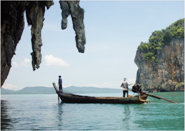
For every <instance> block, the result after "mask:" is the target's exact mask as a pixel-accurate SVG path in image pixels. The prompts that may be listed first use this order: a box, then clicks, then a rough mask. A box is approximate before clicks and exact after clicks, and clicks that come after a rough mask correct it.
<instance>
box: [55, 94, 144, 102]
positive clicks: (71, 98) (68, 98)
mask: <svg viewBox="0 0 185 131" xmlns="http://www.w3.org/2000/svg"><path fill="white" fill-rule="evenodd" d="M58 95H59V97H60V98H61V100H62V102H63V103H107V104H142V103H144V102H145V101H146V99H147V95H143V96H134V97H91V96H80V95H74V94H71V93H58Z"/></svg>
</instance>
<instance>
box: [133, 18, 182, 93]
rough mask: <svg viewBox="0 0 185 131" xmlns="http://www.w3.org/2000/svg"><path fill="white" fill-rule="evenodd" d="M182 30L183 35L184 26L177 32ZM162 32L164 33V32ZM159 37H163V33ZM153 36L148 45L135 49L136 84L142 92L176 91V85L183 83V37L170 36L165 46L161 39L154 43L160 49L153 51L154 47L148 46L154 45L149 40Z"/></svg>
mask: <svg viewBox="0 0 185 131" xmlns="http://www.w3.org/2000/svg"><path fill="white" fill-rule="evenodd" d="M183 22H184V21H183ZM181 24H182V23H181ZM171 27H176V25H175V24H172V25H171ZM171 27H170V28H171ZM182 28H183V33H184V25H182V26H179V27H178V29H177V30H180V29H182ZM168 29H169V28H168ZM168 29H167V30H168ZM168 31H169V30H168ZM162 32H163V33H164V32H165V30H163V31H162ZM158 33H159V32H158ZM174 34H175V33H174ZM160 35H163V36H165V33H164V34H162V33H161V34H160ZM153 36H155V37H157V35H155V33H153V34H152V36H151V37H150V40H149V43H145V44H144V43H141V45H140V46H139V47H138V49H137V53H136V57H135V63H136V64H137V66H138V68H139V69H138V71H137V78H136V83H137V84H141V86H142V88H143V89H144V90H156V91H160V90H167V91H174V90H178V89H179V88H177V86H176V85H177V84H179V83H182V82H183V81H184V35H181V36H180V37H179V36H178V37H175V35H172V36H171V39H170V41H169V42H167V43H166V44H164V43H165V42H166V40H164V37H163V40H161V41H157V42H156V44H158V45H159V43H160V42H161V46H160V47H159V46H158V47H156V46H155V48H156V50H154V49H153V48H154V46H149V45H150V44H155V43H152V40H151V38H152V37H153ZM151 47H153V48H151ZM152 49H153V52H152ZM152 53H153V54H152ZM149 54H151V55H149Z"/></svg>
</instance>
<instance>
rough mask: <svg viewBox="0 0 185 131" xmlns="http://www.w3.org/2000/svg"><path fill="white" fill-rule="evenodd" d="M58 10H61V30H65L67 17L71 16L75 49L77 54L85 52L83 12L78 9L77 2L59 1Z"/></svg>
mask: <svg viewBox="0 0 185 131" xmlns="http://www.w3.org/2000/svg"><path fill="white" fill-rule="evenodd" d="M59 3H60V8H61V9H62V22H61V28H62V29H66V28H67V17H68V16H69V15H70V14H71V17H72V21H73V29H74V30H75V33H76V36H75V39H76V47H77V48H78V51H79V52H82V53H83V52H84V50H85V47H84V45H85V43H86V38H85V30H84V28H85V26H84V23H83V19H84V10H83V9H82V8H80V6H79V1H59Z"/></svg>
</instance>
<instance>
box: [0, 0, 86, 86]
mask: <svg viewBox="0 0 185 131" xmlns="http://www.w3.org/2000/svg"><path fill="white" fill-rule="evenodd" d="M53 4H54V3H53V1H52V0H51V1H26V0H25V1H2V2H1V86H2V85H3V83H4V81H5V79H6V78H7V76H8V73H9V71H10V68H11V59H12V57H13V55H15V50H16V46H17V44H18V42H19V40H20V39H21V35H22V32H23V29H24V24H25V23H24V12H26V18H27V23H28V25H31V43H32V50H33V52H32V53H31V55H32V67H33V70H35V69H38V68H39V67H40V63H41V58H42V55H41V46H42V44H43V43H42V38H41V30H42V27H43V25H44V13H45V8H47V9H49V8H50V6H52V5H53ZM59 4H60V5H61V9H62V18H63V20H62V29H65V28H66V27H67V26H66V25H67V16H68V15H70V14H71V16H72V21H73V28H74V30H75V33H76V45H77V48H78V51H79V52H82V53H83V52H84V50H85V47H84V45H85V43H86V40H85V31H84V28H85V27H84V23H83V19H84V11H83V9H82V8H80V6H79V1H68V2H67V1H60V2H59ZM64 25H65V26H64Z"/></svg>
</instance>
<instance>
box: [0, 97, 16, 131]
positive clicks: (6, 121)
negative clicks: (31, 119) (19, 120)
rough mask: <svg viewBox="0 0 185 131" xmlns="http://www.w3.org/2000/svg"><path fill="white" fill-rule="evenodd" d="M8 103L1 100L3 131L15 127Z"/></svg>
mask: <svg viewBox="0 0 185 131" xmlns="http://www.w3.org/2000/svg"><path fill="white" fill-rule="evenodd" d="M8 104H9V103H8V101H6V100H1V130H7V129H10V128H12V127H13V125H12V120H11V117H10V116H9V115H8Z"/></svg>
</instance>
